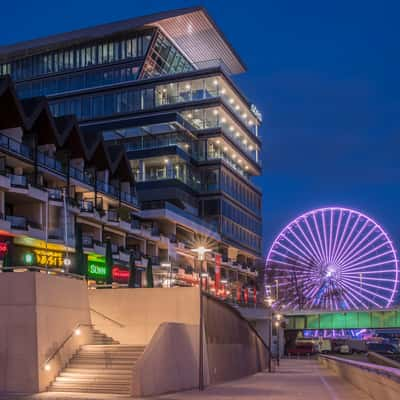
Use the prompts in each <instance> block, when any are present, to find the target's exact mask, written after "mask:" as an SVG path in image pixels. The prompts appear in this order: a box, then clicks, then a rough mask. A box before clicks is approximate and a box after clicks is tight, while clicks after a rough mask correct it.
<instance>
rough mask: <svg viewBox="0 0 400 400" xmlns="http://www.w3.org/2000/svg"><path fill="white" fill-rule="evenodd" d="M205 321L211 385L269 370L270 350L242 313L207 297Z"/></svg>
mask: <svg viewBox="0 0 400 400" xmlns="http://www.w3.org/2000/svg"><path fill="white" fill-rule="evenodd" d="M204 319H205V333H206V342H207V355H208V369H209V379H210V383H211V384H214V383H220V382H225V381H228V380H233V379H238V378H242V377H244V376H247V375H251V374H255V373H257V372H260V371H263V370H265V369H266V368H267V367H268V358H269V352H268V350H267V349H266V347H265V345H264V343H262V341H261V339H260V338H259V336H258V335H257V333H256V331H255V329H254V330H253V329H252V328H251V326H250V324H249V322H248V321H247V320H245V319H244V317H243V316H241V314H240V313H239V311H237V310H235V309H233V308H232V307H230V306H228V305H226V304H223V303H221V302H219V301H217V300H215V299H213V298H211V297H206V296H204Z"/></svg>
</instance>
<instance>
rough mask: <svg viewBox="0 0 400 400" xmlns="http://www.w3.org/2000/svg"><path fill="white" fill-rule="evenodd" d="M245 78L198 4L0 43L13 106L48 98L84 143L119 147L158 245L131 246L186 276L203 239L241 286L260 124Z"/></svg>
mask: <svg viewBox="0 0 400 400" xmlns="http://www.w3.org/2000/svg"><path fill="white" fill-rule="evenodd" d="M244 72H245V66H244V64H243V62H242V61H241V59H240V57H239V56H238V55H237V54H236V52H235V50H234V49H233V48H232V47H231V45H230V44H229V43H228V41H227V40H226V38H225V37H224V35H223V34H222V33H221V31H220V30H219V29H218V27H217V26H216V24H215V23H214V21H213V20H212V19H211V18H210V16H209V15H208V14H207V12H206V11H205V10H204V9H203V8H188V9H181V10H175V11H169V12H163V13H159V14H153V15H149V16H145V17H139V18H133V19H129V20H125V21H121V22H114V23H110V24H106V25H101V26H96V27H93V28H87V29H82V30H78V31H74V32H69V33H65V34H59V35H55V36H50V37H47V38H43V39H37V40H32V41H28V42H24V43H18V44H16V45H11V46H3V47H0V74H3V75H4V74H9V75H11V77H12V78H13V80H14V81H15V83H16V88H17V92H18V95H19V96H20V97H21V98H28V97H34V96H43V95H44V96H47V97H48V99H49V103H50V107H51V110H52V112H53V114H54V115H55V116H62V115H67V114H75V115H76V116H77V118H78V120H79V123H80V127H81V130H82V131H83V132H84V134H85V135H86V138H87V140H88V141H90V137H91V135H96V134H98V132H102V134H103V137H104V139H105V140H106V141H110V142H114V143H122V144H124V145H125V147H126V151H127V155H128V159H129V161H130V166H131V168H132V172H133V175H134V177H135V180H136V191H137V195H138V198H139V200H140V205H141V210H140V213H139V218H140V220H141V221H143V222H146V223H148V224H150V225H151V226H152V229H153V230H154V231H156V232H158V233H159V234H161V237H162V238H163V239H160V240H159V241H157V240H153V239H154V238H153V239H151V238H150V239H149V240H148V241H146V244H145V245H144V244H143V242H142V241H143V238H142V237H140V235H138V237H137V242H138V247H140V248H142V249H143V247H148V246H150V247H152V248H153V250H152V251H153V252H154V253H155V254H156V255H157V256H159V257H160V259H164V260H167V261H168V262H171V263H172V264H173V266H174V267H176V268H183V269H185V270H186V269H187V265H188V264H189V261H188V260H189V259H190V254H189V253H190V252H189V249H190V247H191V246H192V244H191V243H193V241H194V240H195V238H196V237H198V236H199V235H201V236H207V237H209V238H210V239H212V241H213V250H214V253H213V254H214V255H215V254H220V255H221V259H222V264H221V269H222V279H223V280H224V281H227V282H233V281H240V284H239V286H238V287H240V286H241V287H246V286H249V287H252V286H254V281H255V279H256V274H257V273H256V272H255V266H256V264H257V261H258V260H259V257H260V256H261V231H262V229H261V224H262V219H261V196H262V195H261V192H260V190H259V189H258V188H257V187H256V186H255V185H254V184H253V182H252V177H254V176H257V175H260V174H261V171H262V168H261V158H260V151H261V138H260V124H261V120H262V118H261V114H260V113H259V111H258V110H257V108H256V107H255V106H254V105H253V104H252V103H251V102H249V101H248V100H247V99H246V97H245V96H244V95H243V94H242V92H241V91H240V90H239V89H238V87H237V86H236V85H235V83H234V82H233V78H234V75H235V74H239V73H244ZM192 257H193V256H192ZM209 272H210V276H211V279H212V278H213V277H214V276H215V258H214V256H210V259H209ZM236 289H237V287H236Z"/></svg>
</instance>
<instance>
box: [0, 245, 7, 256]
mask: <svg viewBox="0 0 400 400" xmlns="http://www.w3.org/2000/svg"><path fill="white" fill-rule="evenodd" d="M7 251H8V243H6V242H0V254H4V253H7Z"/></svg>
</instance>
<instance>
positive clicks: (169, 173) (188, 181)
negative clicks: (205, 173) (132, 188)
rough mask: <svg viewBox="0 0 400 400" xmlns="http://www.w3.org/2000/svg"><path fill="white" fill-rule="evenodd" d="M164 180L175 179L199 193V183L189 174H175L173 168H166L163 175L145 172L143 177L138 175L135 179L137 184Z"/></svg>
mask: <svg viewBox="0 0 400 400" xmlns="http://www.w3.org/2000/svg"><path fill="white" fill-rule="evenodd" d="M166 179H176V180H178V181H180V182H183V183H184V184H185V185H188V186H189V187H191V188H192V189H194V190H196V191H199V190H200V188H201V185H200V182H199V181H198V179H197V178H196V177H195V176H193V175H191V174H190V173H188V174H186V173H180V172H177V171H176V170H175V168H173V166H172V167H171V168H166V169H165V171H164V173H163V174H160V175H158V174H150V173H148V172H147V173H146V174H145V176H144V177H143V176H140V174H138V176H137V177H136V180H137V182H152V181H161V180H166Z"/></svg>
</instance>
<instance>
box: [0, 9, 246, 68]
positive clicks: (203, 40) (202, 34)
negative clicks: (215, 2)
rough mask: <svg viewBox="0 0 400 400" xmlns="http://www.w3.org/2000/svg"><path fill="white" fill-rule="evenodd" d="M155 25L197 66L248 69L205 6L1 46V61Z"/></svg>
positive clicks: (165, 12)
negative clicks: (218, 65)
mask: <svg viewBox="0 0 400 400" xmlns="http://www.w3.org/2000/svg"><path fill="white" fill-rule="evenodd" d="M155 26H156V27H159V28H160V29H161V30H162V31H163V32H164V33H165V34H166V35H167V36H168V37H169V38H170V39H171V40H172V41H173V42H174V43H175V44H176V45H177V47H179V49H180V50H181V51H182V53H184V54H185V55H186V56H187V57H188V58H189V60H191V61H192V62H193V63H194V64H195V65H196V64H197V65H198V66H200V67H202V68H203V67H205V66H215V65H216V64H217V63H218V62H219V61H221V62H220V64H222V65H223V66H225V67H226V69H227V70H228V71H229V72H230V73H232V74H237V73H241V72H244V71H245V70H246V67H245V65H244V63H243V61H242V60H241V59H240V57H239V55H238V54H237V53H236V52H235V50H234V49H233V47H232V46H231V45H230V43H229V42H228V40H227V39H226V38H225V36H224V34H223V33H222V32H221V31H220V30H219V28H218V27H217V25H216V24H215V22H214V21H213V19H212V18H211V17H210V15H209V14H208V13H207V11H206V10H205V9H204V8H203V7H190V8H182V9H178V10H171V11H164V12H160V13H156V14H150V15H146V16H142V17H136V18H130V19H127V20H123V21H118V22H112V23H108V24H103V25H97V26H94V27H90V28H85V29H79V30H75V31H72V32H68V33H62V34H57V35H52V36H48V37H45V38H40V39H34V40H30V41H25V42H20V43H17V44H14V45H7V46H0V62H4V61H8V60H10V59H11V58H17V57H25V56H28V55H31V54H37V53H40V52H45V51H49V50H52V49H55V48H59V47H60V46H63V47H65V46H71V45H75V44H78V43H83V42H88V41H93V40H97V39H100V38H104V37H108V36H113V35H116V34H122V33H126V32H129V31H134V30H138V29H142V28H146V27H155Z"/></svg>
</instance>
